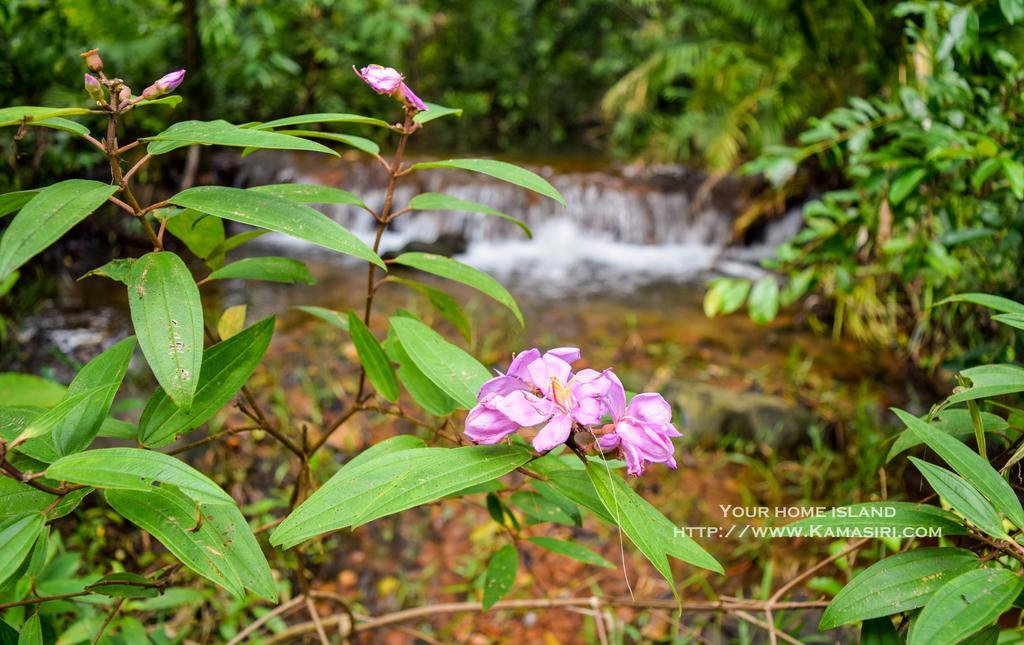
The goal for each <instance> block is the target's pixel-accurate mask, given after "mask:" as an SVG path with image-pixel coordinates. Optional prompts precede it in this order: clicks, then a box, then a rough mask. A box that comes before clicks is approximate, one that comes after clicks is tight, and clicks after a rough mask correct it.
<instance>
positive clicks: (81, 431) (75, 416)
mask: <svg viewBox="0 0 1024 645" xmlns="http://www.w3.org/2000/svg"><path fill="white" fill-rule="evenodd" d="M134 352H135V337H134V336H129V337H128V338H125V339H124V340H122V341H120V342H118V343H115V344H114V345H112V346H111V347H110V348H109V349H107V350H106V351H105V352H103V353H101V354H100V355H98V356H96V357H95V358H94V359H92V360H91V361H89V362H88V363H86V365H85V366H84V367H83V368H82V369H81V371H79V372H78V374H77V375H76V376H75V378H74V380H73V381H71V385H69V386H68V391H67V394H66V395H65V396H66V397H72V396H76V395H78V394H81V393H83V392H86V391H91V392H93V394H92V395H90V396H89V397H87V398H86V399H85V400H84V401H83V402H82V404H81V405H78V406H76V407H75V408H74V409H73V410H71V412H70V413H69V414H68V415H67V416H65V417H64V418H63V419H62V420H61V422H60V423H59V425H57V426H56V427H54V429H53V431H52V436H53V445H54V448H55V450H56V454H57V455H58V456H63V455H69V454H71V453H73V452H78V451H79V450H82V449H84V448H85V447H86V446H88V445H89V444H90V443H92V440H93V439H94V438H95V437H96V434H97V433H98V432H99V430H100V426H101V425H103V422H104V421H105V420H106V418H107V413H108V412H109V411H110V405H111V404H112V403H113V402H114V395H115V394H117V390H118V388H120V387H121V381H122V380H124V375H125V372H127V371H128V363H129V362H130V361H131V359H132V354H133V353H134Z"/></svg>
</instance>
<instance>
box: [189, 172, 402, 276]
mask: <svg viewBox="0 0 1024 645" xmlns="http://www.w3.org/2000/svg"><path fill="white" fill-rule="evenodd" d="M170 201H171V202H172V203H174V204H177V205H178V206H183V207H185V208H194V209H195V210H197V211H201V212H203V213H209V214H210V215H215V216H217V217H221V218H223V219H228V220H231V221H234V222H240V223H242V224H249V225H250V226H258V227H260V228H265V229H268V230H271V231H277V232H278V233H284V234H285V235H289V236H291V237H294V238H298V239H300V240H306V241H307V242H312V243H313V244H316V245H317V246H322V247H324V248H327V249H330V250H332V251H337V252H338V253H345V254H347V255H353V256H355V257H357V258H360V259H362V260H366V261H367V262H372V263H374V264H376V265H377V266H379V267H382V268H386V267H385V266H384V262H383V261H382V260H381V259H380V258H379V257H377V254H376V253H374V252H373V251H372V250H371V249H370V247H368V246H366V244H364V243H363V241H362V240H360V239H359V238H358V237H356V236H355V235H353V234H352V233H350V232H348V231H347V230H345V229H344V228H342V227H341V225H339V224H338V223H337V222H335V221H334V220H332V219H331V218H329V217H327V216H326V215H324V214H323V213H321V212H320V211H317V210H314V209H312V208H310V207H309V206H306V205H304V204H296V203H294V202H291V201H289V200H287V199H283V198H281V197H277V196H276V195H268V194H263V193H260V192H258V191H254V190H243V189H241V188H226V187H224V186H199V187H196V188H189V189H187V190H183V191H182V192H180V193H178V194H177V195H175V196H174V197H171V199H170Z"/></svg>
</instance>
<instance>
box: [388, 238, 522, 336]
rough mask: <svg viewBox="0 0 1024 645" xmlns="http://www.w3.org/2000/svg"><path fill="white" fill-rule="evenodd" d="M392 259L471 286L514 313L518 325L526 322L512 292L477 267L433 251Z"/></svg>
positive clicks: (412, 253) (408, 254) (406, 254)
mask: <svg viewBox="0 0 1024 645" xmlns="http://www.w3.org/2000/svg"><path fill="white" fill-rule="evenodd" d="M392 261H393V262H394V263H395V264H401V265H404V266H407V267H412V268H414V269H419V270H420V271H423V272H425V273H431V274H433V275H436V276H440V277H442V278H445V279H448V280H453V281H455V282H461V283H462V284H464V285H466V286H468V287H472V288H474V289H476V290H477V291H480V292H481V293H483V294H485V295H487V296H490V297H491V298H494V299H495V300H497V301H498V302H500V303H501V304H503V305H505V307H507V308H508V310H509V311H511V312H512V313H513V314H514V315H515V317H516V320H518V321H519V324H520V325H525V324H526V322H525V321H524V320H523V313H522V312H521V311H519V305H517V304H516V300H515V298H513V297H512V294H510V293H509V292H508V290H507V289H505V287H503V286H502V285H501V283H500V282H498V281H497V280H495V279H494V278H492V277H491V276H489V275H487V274H486V273H484V272H483V271H481V270H479V269H475V268H473V267H471V266H469V265H467V264H463V263H461V262H458V261H457V260H453V259H451V258H447V257H445V256H443V255H435V254H433V253H419V252H410V253H403V254H401V255H399V256H398V257H397V258H395V259H394V260H392Z"/></svg>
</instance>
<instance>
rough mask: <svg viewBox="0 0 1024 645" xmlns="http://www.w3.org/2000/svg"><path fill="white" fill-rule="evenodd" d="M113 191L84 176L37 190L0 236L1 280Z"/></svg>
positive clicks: (55, 239)
mask: <svg viewBox="0 0 1024 645" xmlns="http://www.w3.org/2000/svg"><path fill="white" fill-rule="evenodd" d="M0 112H2V110H0ZM116 191H117V187H116V186H111V185H109V184H104V183H100V182H98V181H90V180H87V179H68V180H65V181H60V182H57V183H56V184H53V185H50V186H47V187H46V188H43V189H42V190H40V191H39V193H38V194H36V195H35V197H33V198H32V199H31V201H29V202H28V203H27V204H25V205H24V206H22V208H21V211H19V212H18V214H17V215H15V216H14V219H12V220H11V223H10V224H9V225H8V226H7V230H6V231H5V232H4V236H3V238H2V239H0V280H3V279H4V278H6V277H7V275H8V274H10V273H11V272H12V271H14V270H15V269H17V268H18V267H20V266H21V265H23V264H25V263H26V262H28V261H29V260H30V259H32V258H33V257H34V256H35V255H36V254H37V253H39V252H40V251H42V250H44V249H46V248H47V247H48V246H50V245H51V244H53V243H54V242H56V241H57V240H58V239H60V237H61V236H62V235H64V234H65V233H67V232H68V231H69V230H71V227H73V226H74V225H75V224H77V223H79V222H81V221H82V220H83V219H85V218H86V217H88V216H89V214H90V213H92V212H93V211H94V210H96V209H97V208H99V207H100V205H101V204H102V203H103V202H105V201H107V198H108V197H110V196H111V195H113V194H114V193H115V192H116Z"/></svg>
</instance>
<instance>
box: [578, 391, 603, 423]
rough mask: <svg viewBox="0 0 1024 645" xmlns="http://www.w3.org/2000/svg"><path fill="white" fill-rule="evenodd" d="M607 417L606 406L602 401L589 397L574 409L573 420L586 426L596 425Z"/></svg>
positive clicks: (581, 400) (579, 401)
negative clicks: (602, 418)
mask: <svg viewBox="0 0 1024 645" xmlns="http://www.w3.org/2000/svg"><path fill="white" fill-rule="evenodd" d="M604 415H605V405H604V402H603V401H602V400H601V399H598V398H596V397H589V398H585V399H579V400H577V402H576V405H575V406H574V407H573V409H572V418H573V419H576V421H578V422H580V423H581V424H583V425H585V426H592V425H596V424H598V423H600V422H601V417H603V416H604Z"/></svg>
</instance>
